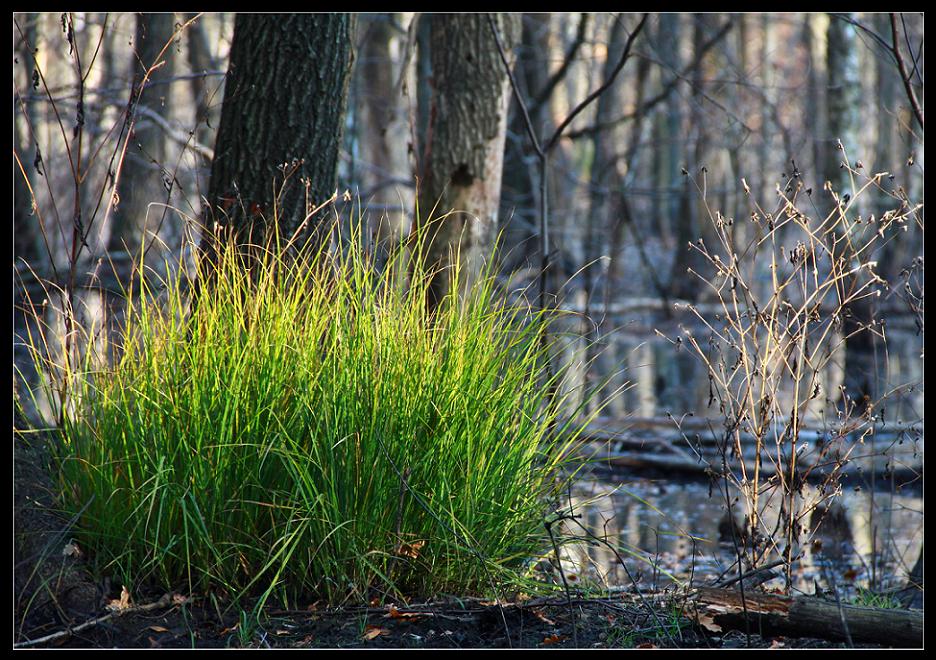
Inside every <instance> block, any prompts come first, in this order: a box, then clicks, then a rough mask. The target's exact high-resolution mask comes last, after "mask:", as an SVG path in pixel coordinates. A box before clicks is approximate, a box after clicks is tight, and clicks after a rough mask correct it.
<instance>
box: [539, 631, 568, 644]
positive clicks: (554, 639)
mask: <svg viewBox="0 0 936 660" xmlns="http://www.w3.org/2000/svg"><path fill="white" fill-rule="evenodd" d="M565 638H566V636H565V635H557V634H556V633H553V634H552V635H550V636H549V637H546V638H544V639H543V644H546V645H547V646H548V645H550V644H558V643H559V642H561V641H562V640H564V639H565Z"/></svg>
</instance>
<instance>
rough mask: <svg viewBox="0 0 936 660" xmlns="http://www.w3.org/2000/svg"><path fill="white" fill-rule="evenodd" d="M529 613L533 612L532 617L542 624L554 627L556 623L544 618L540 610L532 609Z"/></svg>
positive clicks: (546, 617)
mask: <svg viewBox="0 0 936 660" xmlns="http://www.w3.org/2000/svg"><path fill="white" fill-rule="evenodd" d="M530 611H531V612H533V616H535V617H536V618H537V619H539V620H540V621H542V622H543V623H548V624H549V625H551V626H554V625H556V622H555V621H553V620H552V619H550V618H549V617H548V616H546V615H545V614H543V611H542V610H540V609H533V610H530Z"/></svg>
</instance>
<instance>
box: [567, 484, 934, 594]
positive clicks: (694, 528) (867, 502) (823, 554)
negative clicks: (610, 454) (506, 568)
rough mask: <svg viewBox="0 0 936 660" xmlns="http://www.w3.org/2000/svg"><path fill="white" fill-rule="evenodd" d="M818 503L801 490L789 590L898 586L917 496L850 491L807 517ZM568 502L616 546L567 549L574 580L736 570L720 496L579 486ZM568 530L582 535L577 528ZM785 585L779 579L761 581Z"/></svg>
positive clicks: (917, 517)
mask: <svg viewBox="0 0 936 660" xmlns="http://www.w3.org/2000/svg"><path fill="white" fill-rule="evenodd" d="M819 499H821V496H820V494H819V493H818V492H817V489H816V488H814V487H811V486H808V487H807V488H806V489H805V490H804V493H803V496H802V498H800V501H799V502H798V505H797V506H798V507H800V510H801V511H802V510H805V511H807V514H806V518H807V520H808V524H807V525H806V529H805V531H804V534H803V537H802V538H801V543H800V544H799V547H798V552H799V554H800V558H799V559H798V560H797V561H796V562H795V564H794V570H793V573H792V579H793V582H792V586H793V588H794V589H797V590H800V591H802V592H805V593H810V594H811V593H813V592H814V590H815V585H816V584H817V583H818V584H822V585H824V587H825V588H828V587H829V586H831V584H830V583H834V584H835V585H837V586H838V588H839V589H840V590H841V591H843V592H844V593H845V594H846V595H847V593H848V592H849V590H851V591H854V590H855V589H856V588H857V587H863V588H867V587H872V586H873V587H875V588H882V587H887V586H893V585H894V584H897V583H901V582H902V580H904V579H905V576H906V575H907V572H908V571H909V570H910V568H911V567H912V566H913V563H914V561H915V560H916V558H917V555H918V553H919V552H920V549H921V548H922V544H923V499H922V496H921V494H920V493H882V492H874V491H865V490H860V491H855V490H849V491H845V492H843V493H842V495H841V496H840V497H838V498H836V500H834V501H835V504H834V505H832V506H831V507H829V508H828V510H824V509H823V507H819V508H818V509H816V510H815V511H813V513H812V515H809V514H808V511H809V510H811V509H812V508H813V507H812V506H811V505H813V504H815V503H816V502H817V501H818V500H819ZM571 500H572V501H571V503H572V506H573V507H574V508H575V510H576V511H577V512H578V513H579V514H581V517H580V518H579V521H580V522H581V524H582V525H583V526H584V527H585V528H587V529H588V531H589V532H590V533H591V534H592V535H594V536H595V537H598V538H603V539H606V540H607V541H608V542H609V544H610V545H614V546H619V547H620V550H619V553H618V554H616V553H615V552H613V551H612V550H611V549H610V548H608V547H607V546H606V545H602V544H597V545H596V544H588V543H584V542H582V543H577V544H571V545H569V546H567V547H566V554H565V556H564V562H563V569H564V570H565V571H566V572H567V573H570V574H572V575H573V576H574V577H573V580H575V579H579V580H582V579H584V580H589V581H595V582H597V583H599V584H601V585H603V586H611V587H613V586H624V587H626V586H632V582H631V578H633V580H635V581H637V583H638V584H639V585H640V586H641V587H644V588H656V587H664V586H667V585H670V584H672V583H673V580H678V581H689V580H690V579H691V580H692V582H693V583H694V584H702V583H704V582H706V581H708V580H713V579H717V578H718V577H719V576H722V575H724V574H726V573H727V572H728V571H729V570H730V569H731V567H732V565H733V563H734V562H735V558H736V553H735V547H734V544H733V543H732V542H731V541H730V540H728V538H726V534H725V531H726V530H725V524H726V520H725V517H724V516H725V511H726V506H725V495H724V493H723V492H722V493H719V492H718V490H717V488H714V489H712V491H711V492H710V490H709V488H708V486H707V485H706V484H704V483H698V482H675V481H653V480H646V479H635V480H628V481H625V482H621V483H611V482H609V481H601V480H589V481H582V482H579V483H578V484H577V486H576V488H575V489H574V490H573V493H572V496H571ZM807 507H808V508H807ZM740 509H741V506H738V507H737V510H739V513H740ZM778 515H779V507H778V506H776V503H769V504H768V506H767V507H766V508H765V510H764V512H763V513H762V516H763V524H764V525H765V526H766V527H767V528H772V527H773V526H774V525H775V524H776V523H777V518H778ZM739 519H740V515H739ZM739 521H740V520H739ZM566 531H567V532H568V533H570V534H578V535H579V536H582V530H581V529H579V528H578V527H577V526H576V525H574V524H573V525H569V524H567V526H566ZM729 535H730V527H729ZM618 557H622V558H623V561H624V566H622V565H621V561H619V559H618ZM773 558H776V555H773ZM736 570H737V569H736V568H735V569H734V571H735V572H736ZM628 573H630V577H629V576H628ZM782 585H783V580H782V579H780V578H778V579H776V580H774V581H772V582H770V583H768V586H782Z"/></svg>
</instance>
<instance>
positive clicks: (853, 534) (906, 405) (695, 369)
mask: <svg viewBox="0 0 936 660" xmlns="http://www.w3.org/2000/svg"><path fill="white" fill-rule="evenodd" d="M903 320H904V321H905V322H904V323H903V324H900V323H899V322H897V321H898V320H897V319H895V320H894V321H895V322H894V323H890V321H889V327H893V330H892V331H890V332H888V335H887V341H886V343H885V344H884V346H883V348H882V349H881V350H880V351H879V353H878V354H877V355H869V356H867V358H868V360H867V370H868V371H869V372H873V373H875V374H876V383H877V390H878V392H881V393H887V397H886V399H885V407H886V411H885V412H886V415H885V419H884V422H883V423H882V422H881V420H880V418H879V419H878V421H877V422H876V424H875V436H874V438H875V439H876V440H875V441H876V442H877V443H878V444H877V449H876V450H875V449H874V447H875V445H874V444H873V443H872V444H871V445H870V447H869V449H870V450H871V451H880V449H881V448H882V447H887V448H889V450H891V451H894V450H895V447H896V445H897V444H898V443H899V444H900V445H901V446H900V447H899V448H897V449H896V451H898V452H903V454H902V455H903V456H907V457H912V459H913V460H912V461H908V462H905V463H901V461H900V460H899V459H898V460H896V461H892V462H891V463H889V465H890V467H894V468H896V469H897V470H898V471H899V470H901V469H903V474H902V476H900V477H898V478H894V475H890V476H888V475H887V474H886V473H883V472H882V473H876V474H868V473H867V472H865V473H860V472H859V473H858V474H857V475H856V474H852V475H850V476H849V477H847V478H845V479H843V481H842V484H841V486H842V494H841V496H839V497H836V498H834V499H835V500H836V504H835V505H834V506H833V507H832V508H831V510H830V511H829V513H827V514H826V515H825V517H823V516H822V512H821V509H820V511H819V512H818V513H817V514H816V515H815V516H813V515H810V514H809V513H808V510H809V509H810V508H811V505H812V504H814V503H815V502H817V501H818V500H819V499H821V495H820V493H819V492H818V490H817V488H816V486H814V485H808V486H807V487H806V488H804V490H803V492H802V494H801V495H800V496H799V497H798V498H797V499H798V501H797V504H796V506H797V507H798V509H799V510H807V513H806V514H805V515H803V517H802V519H801V521H802V524H803V527H804V531H803V533H802V535H801V537H800V541H799V544H798V546H797V553H798V555H799V559H798V560H797V561H795V563H794V565H793V571H792V575H791V579H792V585H791V586H792V587H793V589H794V590H798V591H800V592H804V593H809V594H812V593H814V592H815V590H816V584H817V583H818V584H819V585H820V586H821V587H822V588H823V589H830V588H832V587H835V588H837V589H838V591H839V594H840V595H841V596H844V597H851V596H854V595H855V594H856V593H857V592H858V590H859V589H866V588H872V589H882V588H887V587H891V586H897V585H900V586H902V585H903V584H905V582H906V576H907V574H908V572H909V571H910V569H911V568H912V567H913V565H914V562H915V561H916V559H917V556H918V554H919V552H920V549H921V547H922V544H923V496H922V483H923V480H922V460H923V459H922V455H923V410H924V388H923V336H922V335H921V334H918V333H917V332H916V330H915V328H913V327H912V323H911V321H912V319H909V318H908V319H903ZM895 326H896V327H895ZM656 327H660V328H661V333H662V334H664V335H665V336H666V337H669V338H670V339H672V338H675V337H677V336H679V335H680V330H679V327H678V323H674V322H671V323H670V325H669V327H668V330H667V329H666V328H667V326H666V325H665V322H664V323H661V324H654V323H653V322H652V321H650V322H648V320H646V319H644V320H641V321H639V322H638V321H634V322H631V323H628V322H626V321H620V322H619V323H618V331H617V332H615V333H614V334H613V335H611V336H609V337H608V342H609V343H608V346H609V348H610V350H609V351H608V354H607V357H605V356H601V355H599V357H598V359H597V361H596V367H595V371H596V372H597V374H596V375H595V376H594V378H595V380H598V379H600V378H601V377H602V376H604V375H605V374H609V373H613V375H612V377H611V378H610V379H609V381H610V382H609V383H608V385H607V386H606V387H605V391H606V392H611V391H614V390H615V389H618V390H619V391H620V394H619V395H618V396H616V397H615V398H614V399H612V400H611V402H610V403H609V404H608V405H607V407H606V408H605V409H604V410H603V411H602V415H607V418H605V419H604V420H603V421H604V422H605V423H606V424H608V425H610V427H616V428H615V429H614V430H616V431H620V432H622V433H627V429H628V426H629V425H631V424H633V422H635V421H636V420H637V419H639V418H643V419H648V418H653V419H656V420H665V419H667V418H668V417H669V415H672V416H673V417H675V418H678V419H689V417H684V415H687V414H688V415H689V416H690V417H692V418H695V419H696V420H699V418H703V419H705V418H707V419H709V420H712V423H713V424H712V425H713V428H719V426H720V425H719V423H718V418H719V416H718V411H717V409H716V408H715V407H714V406H712V407H711V408H709V407H708V406H709V396H710V388H709V382H708V378H707V371H706V368H705V366H704V364H702V362H701V360H700V359H699V358H698V356H696V355H694V354H692V352H691V351H690V350H688V349H687V348H686V347H685V345H684V346H683V347H682V348H681V349H680V348H678V347H674V344H673V343H671V341H668V340H667V339H665V338H664V337H661V336H660V333H655V332H654V329H655V328H656ZM575 341H576V340H570V342H569V343H568V344H567V352H566V354H565V359H566V360H569V361H570V363H572V364H575V359H576V358H575V355H576V353H578V352H580V350H581V347H580V346H579V347H577V346H575ZM842 353H843V352H839V353H837V354H836V356H835V359H833V360H832V361H831V362H830V364H829V366H828V367H827V368H826V369H825V370H824V372H823V373H822V374H821V376H820V380H821V383H822V386H823V389H824V391H826V392H830V391H836V390H837V387H838V385H839V384H840V383H841V381H842V378H843V364H842V359H841V354H842ZM615 366H616V370H615V368H614V367H615ZM863 366H864V365H863ZM573 372H574V370H573ZM577 377H578V378H579V382H583V381H584V374H582V373H581V372H579V373H578V374H577ZM789 395H790V393H789V392H783V391H781V392H780V393H779V398H780V400H783V399H784V397H786V398H789ZM822 399H823V397H820V398H818V399H817V400H815V401H814V402H811V404H810V408H809V414H810V415H811V423H810V424H811V426H813V427H815V428H822V427H824V426H826V424H829V425H834V417H832V421H829V418H830V417H831V415H830V414H829V412H828V410H823V407H824V406H823V401H822ZM825 407H826V408H828V407H829V406H828V405H827V404H826V405H825ZM669 426H672V427H673V428H672V429H671V430H670V432H669V434H668V440H669V441H671V442H674V443H675V444H677V445H679V446H680V447H681V449H684V450H688V449H689V446H688V445H687V443H686V442H685V441H682V440H679V439H678V436H679V434H678V433H675V430H676V429H675V424H670V425H669ZM896 427H901V428H904V429H910V432H904V433H898V434H897V435H896V436H894V435H893V434H894V430H895V428H896ZM661 430H662V429H661ZM888 434H891V436H890V437H889V436H888ZM651 435H652V434H651ZM863 451H864V449H863ZM856 455H857V453H856ZM895 463H896V465H895ZM656 472H658V473H662V476H660V475H659V474H655V475H654V477H655V478H653V479H650V478H646V476H645V475H643V474H641V473H640V471H639V470H620V469H612V470H610V471H608V470H603V471H601V472H596V473H593V474H591V476H586V477H583V478H581V479H579V480H578V481H576V483H575V484H574V487H573V489H572V492H571V494H570V496H569V498H568V501H567V502H566V504H567V505H568V504H571V505H572V507H573V509H574V511H575V512H576V513H577V514H579V515H580V517H579V518H578V522H579V523H581V525H582V526H584V527H585V528H586V529H587V530H588V534H592V535H594V536H595V537H598V538H601V539H605V540H607V542H608V543H609V544H611V545H614V546H617V547H618V548H619V554H620V556H621V559H623V561H624V564H625V566H626V570H625V567H624V566H622V565H621V560H620V559H619V557H618V556H617V555H615V553H614V552H612V551H611V550H610V549H609V548H608V547H606V546H605V545H603V544H594V543H591V544H589V543H586V542H584V541H583V542H581V543H577V544H570V545H568V546H563V559H564V561H563V568H564V570H565V571H566V573H567V577H568V574H571V575H573V576H574V579H573V582H574V581H575V580H577V579H578V580H588V581H594V582H595V583H596V584H599V585H602V586H607V587H612V588H613V587H620V588H627V587H631V586H633V581H634V580H636V581H637V582H638V584H639V585H640V586H641V587H642V588H648V589H649V588H653V587H665V586H668V585H673V584H674V579H675V580H677V581H679V582H688V581H689V580H690V578H691V579H692V583H693V584H695V585H702V584H706V583H710V582H711V581H712V580H715V579H717V578H719V577H720V576H724V577H726V578H730V577H734V576H737V574H738V570H737V565H736V557H737V555H736V551H735V547H734V544H733V543H732V541H731V538H730V534H728V535H726V534H725V532H726V530H727V531H729V532H730V527H727V523H728V519H727V518H726V501H725V492H724V484H723V483H721V482H720V483H717V484H714V485H712V487H711V488H710V486H709V483H708V480H707V479H706V478H705V477H700V478H699V479H697V480H688V481H687V480H686V479H685V478H684V475H676V474H673V475H672V476H669V475H668V474H667V473H666V470H665V468H661V469H660V470H657V471H656ZM907 474H910V476H909V477H908V476H907ZM902 482H903V484H905V485H904V487H901V485H902ZM719 486H720V487H721V490H719ZM771 493H772V491H770V492H767V493H766V494H764V495H762V497H763V498H764V499H766V500H767V505H766V508H765V509H764V511H763V512H762V514H761V515H762V516H763V518H764V520H763V525H762V528H766V529H769V530H773V529H774V527H775V525H776V524H777V519H778V515H779V500H780V494H779V492H773V494H772V497H773V500H774V501H771ZM737 494H738V493H737V491H733V492H731V495H732V498H734V497H735V496H737ZM763 501H764V500H762V505H763ZM732 507H733V510H734V513H735V519H736V520H737V522H741V520H742V519H743V516H744V505H743V500H735V501H733V504H732ZM566 510H568V507H567V508H566ZM565 531H567V532H568V533H570V534H573V535H577V536H580V537H581V536H584V535H586V533H585V532H583V530H582V529H581V528H580V527H579V526H578V524H575V523H573V524H569V523H566V526H565ZM776 536H777V538H782V537H783V534H782V533H781V534H777V535H776ZM779 545H781V546H782V543H780V544H779ZM777 558H778V555H777V553H776V552H774V553H771V554H769V555H768V556H767V558H766V560H765V561H767V562H769V561H770V560H773V559H777ZM761 563H764V562H761ZM775 570H776V571H777V572H778V573H780V572H781V571H782V570H783V569H782V567H778V568H776V569H775ZM729 571H730V572H729ZM628 573H629V575H628ZM726 573H727V575H726ZM558 577H559V576H558V575H557V576H556V578H557V579H558ZM632 578H633V580H632ZM783 584H784V579H783V576H782V575H781V576H780V577H779V578H776V579H774V580H772V581H770V582H768V583H766V586H768V587H770V586H783Z"/></svg>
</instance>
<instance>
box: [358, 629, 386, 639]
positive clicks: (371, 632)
mask: <svg viewBox="0 0 936 660" xmlns="http://www.w3.org/2000/svg"><path fill="white" fill-rule="evenodd" d="M389 634H390V631H389V630H387V629H386V628H381V627H380V626H367V627H366V628H364V635H362V637H363V638H364V639H366V640H368V641H370V640H372V639H374V638H376V637H379V636H380V635H389Z"/></svg>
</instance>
